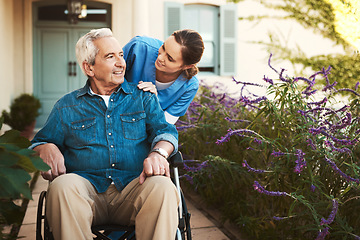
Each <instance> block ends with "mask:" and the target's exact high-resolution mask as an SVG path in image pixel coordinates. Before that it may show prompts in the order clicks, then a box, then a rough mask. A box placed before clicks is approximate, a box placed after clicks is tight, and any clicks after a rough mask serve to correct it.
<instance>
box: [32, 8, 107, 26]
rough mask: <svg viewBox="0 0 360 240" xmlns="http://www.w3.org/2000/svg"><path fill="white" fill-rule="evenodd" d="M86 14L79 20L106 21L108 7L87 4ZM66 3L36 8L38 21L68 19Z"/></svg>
mask: <svg viewBox="0 0 360 240" xmlns="http://www.w3.org/2000/svg"><path fill="white" fill-rule="evenodd" d="M86 12H87V16H86V17H85V18H79V21H80V22H106V21H107V14H109V9H105V8H99V7H97V6H96V5H90V4H88V5H87V9H86ZM67 13H68V10H67V5H50V6H41V7H39V8H38V13H37V17H38V20H40V21H68V16H67Z"/></svg>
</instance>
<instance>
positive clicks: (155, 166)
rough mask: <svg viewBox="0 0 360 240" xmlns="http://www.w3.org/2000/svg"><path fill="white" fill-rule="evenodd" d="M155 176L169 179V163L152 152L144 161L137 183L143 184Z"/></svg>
mask: <svg viewBox="0 0 360 240" xmlns="http://www.w3.org/2000/svg"><path fill="white" fill-rule="evenodd" d="M157 175H160V176H163V175H165V176H166V177H170V167H169V162H168V161H167V160H166V158H164V157H163V156H161V155H160V154H159V153H157V152H152V153H150V154H149V156H148V157H147V158H145V160H144V163H143V171H142V173H141V174H140V180H139V183H140V184H143V183H144V182H145V179H146V178H147V177H150V176H157Z"/></svg>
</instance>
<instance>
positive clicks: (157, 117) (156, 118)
mask: <svg viewBox="0 0 360 240" xmlns="http://www.w3.org/2000/svg"><path fill="white" fill-rule="evenodd" d="M146 94H150V95H151V96H150V98H148V100H147V101H146V103H145V105H144V106H145V112H146V115H147V117H146V125H147V126H148V127H147V131H148V133H149V138H148V139H149V141H150V142H151V149H152V148H154V146H155V145H156V143H158V142H160V141H167V142H170V143H171V144H172V145H173V146H174V151H173V152H172V154H171V155H170V156H172V155H174V154H175V153H176V152H177V151H178V132H177V130H176V127H175V126H174V125H173V124H170V123H168V122H166V120H165V115H164V112H163V110H162V109H161V107H160V104H159V101H158V99H157V97H156V96H155V95H154V94H151V93H146Z"/></svg>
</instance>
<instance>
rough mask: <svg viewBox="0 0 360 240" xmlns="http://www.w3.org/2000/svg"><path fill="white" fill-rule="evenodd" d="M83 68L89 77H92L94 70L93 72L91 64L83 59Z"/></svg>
mask: <svg viewBox="0 0 360 240" xmlns="http://www.w3.org/2000/svg"><path fill="white" fill-rule="evenodd" d="M82 64H83V68H84V70H85V73H86V74H87V75H88V76H89V77H93V76H94V72H93V67H92V65H90V64H89V63H88V62H86V61H84V62H83V63H82Z"/></svg>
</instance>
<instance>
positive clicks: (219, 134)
mask: <svg viewBox="0 0 360 240" xmlns="http://www.w3.org/2000/svg"><path fill="white" fill-rule="evenodd" d="M270 67H271V68H272V69H273V70H274V71H276V72H277V73H278V76H279V79H277V80H276V82H275V80H272V79H268V78H266V77H264V80H265V81H266V82H268V84H269V85H268V87H267V91H268V96H271V99H270V98H264V97H259V96H254V95H253V96H245V95H243V92H241V93H240V96H241V97H240V99H239V100H238V101H237V102H236V101H234V99H232V98H229V97H227V96H223V95H219V94H214V93H211V91H208V90H206V91H203V92H202V93H201V94H199V96H198V97H197V99H196V100H195V101H194V102H193V103H192V105H191V107H190V108H189V111H188V114H187V116H186V117H184V118H182V119H181V120H182V121H181V122H179V123H178V129H179V131H180V132H179V134H180V135H179V139H180V142H181V143H182V146H181V151H182V152H183V153H184V156H194V159H198V160H201V161H200V162H196V161H186V164H185V166H184V170H185V171H186V172H185V173H184V176H185V177H186V179H188V180H189V181H190V182H191V183H192V186H193V188H194V189H195V190H196V191H198V192H199V194H200V195H202V196H203V197H204V199H205V200H207V201H208V202H209V204H212V205H214V206H218V207H219V208H220V209H221V210H222V212H223V216H224V219H230V220H231V221H233V222H235V223H236V224H238V226H239V229H240V230H241V231H243V232H246V233H247V234H248V235H249V236H250V239H254V238H255V239H315V238H316V239H324V238H325V236H327V239H354V238H356V239H358V238H359V237H358V236H359V235H360V229H359V228H358V226H360V218H358V216H357V215H358V214H357V211H358V210H360V197H359V195H360V188H359V170H360V168H359V166H358V164H359V161H358V157H359V152H360V151H359V142H358V140H357V138H358V136H359V133H360V129H359V119H358V117H357V116H359V107H358V106H359V104H358V103H359V100H360V98H359V96H360V95H359V94H358V93H357V92H356V90H357V86H355V87H354V88H353V89H342V90H341V92H348V93H350V94H351V95H350V96H349V101H350V104H349V105H346V106H339V105H340V104H341V103H340V102H339V101H337V100H336V97H337V96H338V95H340V91H339V90H337V89H336V88H335V87H334V84H332V83H330V80H329V78H328V75H329V73H330V68H328V69H323V70H321V71H319V72H317V73H315V74H314V75H312V76H310V77H309V78H304V77H296V78H290V77H287V76H284V70H283V69H282V70H281V71H277V70H276V69H275V68H273V67H272V66H270ZM320 77H322V78H323V79H324V81H325V82H326V85H319V84H318V83H317V80H318V79H319V78H320ZM238 83H239V82H238ZM239 84H243V85H244V86H245V87H246V85H249V83H239ZM264 84H265V83H264ZM316 90H317V92H320V90H323V91H321V92H322V94H323V96H322V97H319V96H321V95H317V94H315V91H316ZM315 97H317V98H318V99H316V100H315ZM203 99H208V100H209V102H204V100H203ZM229 102H231V104H229ZM335 104H337V106H338V107H333V106H336V105H335ZM227 106H228V107H227ZM209 109H210V110H209ZM215 139H217V140H215ZM209 155H211V156H209ZM187 158H188V159H191V157H187Z"/></svg>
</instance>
